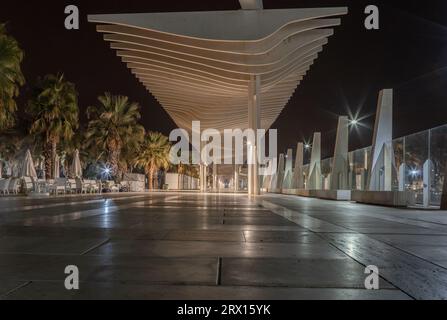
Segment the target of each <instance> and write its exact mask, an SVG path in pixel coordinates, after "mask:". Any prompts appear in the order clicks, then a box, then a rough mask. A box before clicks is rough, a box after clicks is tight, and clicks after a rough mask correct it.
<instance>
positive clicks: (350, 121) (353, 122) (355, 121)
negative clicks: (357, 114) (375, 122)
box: [349, 119, 359, 127]
mask: <svg viewBox="0 0 447 320" xmlns="http://www.w3.org/2000/svg"><path fill="white" fill-rule="evenodd" d="M349 124H350V125H351V126H354V127H355V126H357V125H358V124H359V120H357V119H351V120H349Z"/></svg>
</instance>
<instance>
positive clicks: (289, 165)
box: [282, 149, 293, 189]
mask: <svg viewBox="0 0 447 320" xmlns="http://www.w3.org/2000/svg"><path fill="white" fill-rule="evenodd" d="M292 179H293V150H292V149H288V150H287V158H286V169H285V172H284V182H283V186H282V188H283V189H292Z"/></svg>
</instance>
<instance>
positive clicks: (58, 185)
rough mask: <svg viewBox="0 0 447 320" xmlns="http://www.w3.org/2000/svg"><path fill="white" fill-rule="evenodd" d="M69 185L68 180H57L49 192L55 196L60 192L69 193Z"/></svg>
mask: <svg viewBox="0 0 447 320" xmlns="http://www.w3.org/2000/svg"><path fill="white" fill-rule="evenodd" d="M68 188H69V187H68V185H67V179H65V178H57V179H55V180H54V183H53V184H52V185H50V187H49V191H50V193H54V194H55V195H58V194H59V192H62V193H64V194H65V193H67V190H68Z"/></svg>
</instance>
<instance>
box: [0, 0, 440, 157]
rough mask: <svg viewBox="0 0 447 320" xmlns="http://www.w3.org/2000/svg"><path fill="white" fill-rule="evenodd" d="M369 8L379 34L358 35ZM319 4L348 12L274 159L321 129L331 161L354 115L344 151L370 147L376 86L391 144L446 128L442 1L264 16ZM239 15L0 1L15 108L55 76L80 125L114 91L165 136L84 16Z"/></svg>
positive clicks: (132, 0) (155, 111) (294, 1)
mask: <svg viewBox="0 0 447 320" xmlns="http://www.w3.org/2000/svg"><path fill="white" fill-rule="evenodd" d="M68 4H75V5H77V6H78V7H79V9H80V11H81V16H82V21H81V26H80V28H81V29H80V30H79V31H68V30H65V28H64V19H65V14H64V8H65V6H66V5H68ZM368 4H375V5H377V6H378V7H379V8H380V13H381V29H380V30H379V31H367V30H366V29H365V28H364V19H365V14H364V13H363V11H364V9H365V6H366V5H368ZM319 6H348V7H349V10H350V13H349V15H348V16H345V17H343V18H342V26H340V27H337V28H336V29H335V36H333V37H331V38H330V39H329V44H328V45H327V46H326V47H325V50H324V51H323V53H322V54H321V56H320V57H319V58H318V60H317V61H316V63H315V64H314V65H313V66H312V68H311V70H310V72H309V73H308V75H307V76H306V77H305V80H304V82H303V83H302V84H301V85H300V86H299V87H298V89H297V91H296V93H295V95H294V97H293V98H292V100H291V101H290V102H289V104H288V105H287V106H286V108H285V109H284V111H283V113H282V114H281V116H280V117H279V118H278V120H277V121H276V123H275V124H274V126H273V128H276V129H278V131H279V148H280V151H283V150H285V149H286V148H288V147H293V148H294V147H295V146H296V142H297V141H298V140H300V141H301V140H309V139H310V138H311V136H312V133H313V132H314V131H321V132H322V140H323V141H322V144H323V156H330V155H331V153H332V150H333V145H334V140H335V131H336V126H337V117H338V116H339V115H345V114H350V113H351V114H359V117H360V118H363V117H366V118H365V119H363V120H362V124H364V125H365V126H364V127H361V128H360V129H359V131H358V132H353V134H352V135H351V142H350V148H351V149H356V148H359V147H364V146H367V145H370V144H371V137H372V127H373V121H374V113H375V110H376V105H377V93H378V91H379V90H380V89H382V88H394V89H395V116H394V136H395V137H399V136H402V135H406V134H409V133H414V132H417V131H420V130H424V129H427V128H430V127H434V126H437V125H441V124H444V123H447V106H446V105H445V102H446V101H447V27H446V26H447V1H445V0H436V1H435V0H427V1H394V0H385V1H374V0H372V1H371V0H370V1H367V2H366V1H362V0H351V1H349V0H346V1H337V0H333V1H318V0H313V1H310V0H308V1H304V0H264V7H265V8H266V9H273V8H288V7H290V8H298V7H319ZM239 8H240V7H239V2H238V1H237V0H213V1H211V0H188V1H184V0H176V1H174V0H165V1H152V0H146V1H142V0H126V1H116V0H115V1H111V0H97V1H96V0H89V1H87V0H82V1H75V0H72V1H60V0H58V1H48V0H46V1H45V0H41V1H20V0H17V1H2V3H1V4H0V22H5V21H7V22H8V27H9V28H8V29H9V31H10V33H11V34H12V35H13V36H14V37H15V38H16V39H17V40H18V41H19V43H20V45H21V47H22V49H24V51H25V55H26V57H25V60H24V63H23V71H24V74H25V77H26V79H27V85H26V86H25V87H24V88H23V90H22V95H21V97H20V99H19V104H20V106H21V108H23V105H24V103H25V101H26V99H27V97H28V95H29V92H30V87H31V85H32V84H33V83H34V82H35V80H36V78H37V76H40V75H45V74H48V73H57V72H59V71H60V72H63V73H65V75H66V78H67V79H68V80H69V81H71V82H74V83H75V84H76V86H77V89H78V91H79V94H80V97H79V101H80V107H81V110H82V112H81V114H82V119H81V123H82V124H85V115H84V112H83V111H84V110H85V109H86V107H87V106H89V105H94V104H95V103H96V97H97V96H98V95H99V94H102V93H103V92H105V91H110V92H112V93H114V94H123V95H127V96H129V97H130V99H131V100H133V101H137V102H139V103H140V104H141V106H142V115H143V117H142V124H143V125H144V126H145V127H146V128H147V129H148V130H158V131H161V132H163V133H165V134H168V133H169V132H170V131H171V130H172V129H173V128H175V124H174V123H173V121H172V120H171V119H170V118H169V116H168V115H167V113H166V112H165V111H164V110H163V109H162V108H161V106H160V105H159V104H158V103H157V102H156V101H155V99H154V98H153V97H152V96H151V95H150V94H149V93H148V92H147V91H146V90H145V89H144V87H143V86H142V85H141V84H140V83H139V82H138V81H137V80H136V78H135V77H134V76H133V75H131V73H130V72H129V71H128V70H127V68H126V66H125V64H123V63H122V62H121V61H120V59H119V58H118V57H116V55H115V52H114V51H113V50H111V49H110V48H109V47H108V44H107V43H106V42H104V41H103V40H102V35H100V34H98V33H96V32H95V25H94V24H90V23H87V20H86V16H87V14H99V13H127V12H129V13H130V12H166V11H201V10H234V9H239Z"/></svg>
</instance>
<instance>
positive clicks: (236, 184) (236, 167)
mask: <svg viewBox="0 0 447 320" xmlns="http://www.w3.org/2000/svg"><path fill="white" fill-rule="evenodd" d="M234 191H235V192H238V191H239V165H237V164H235V165H234Z"/></svg>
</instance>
